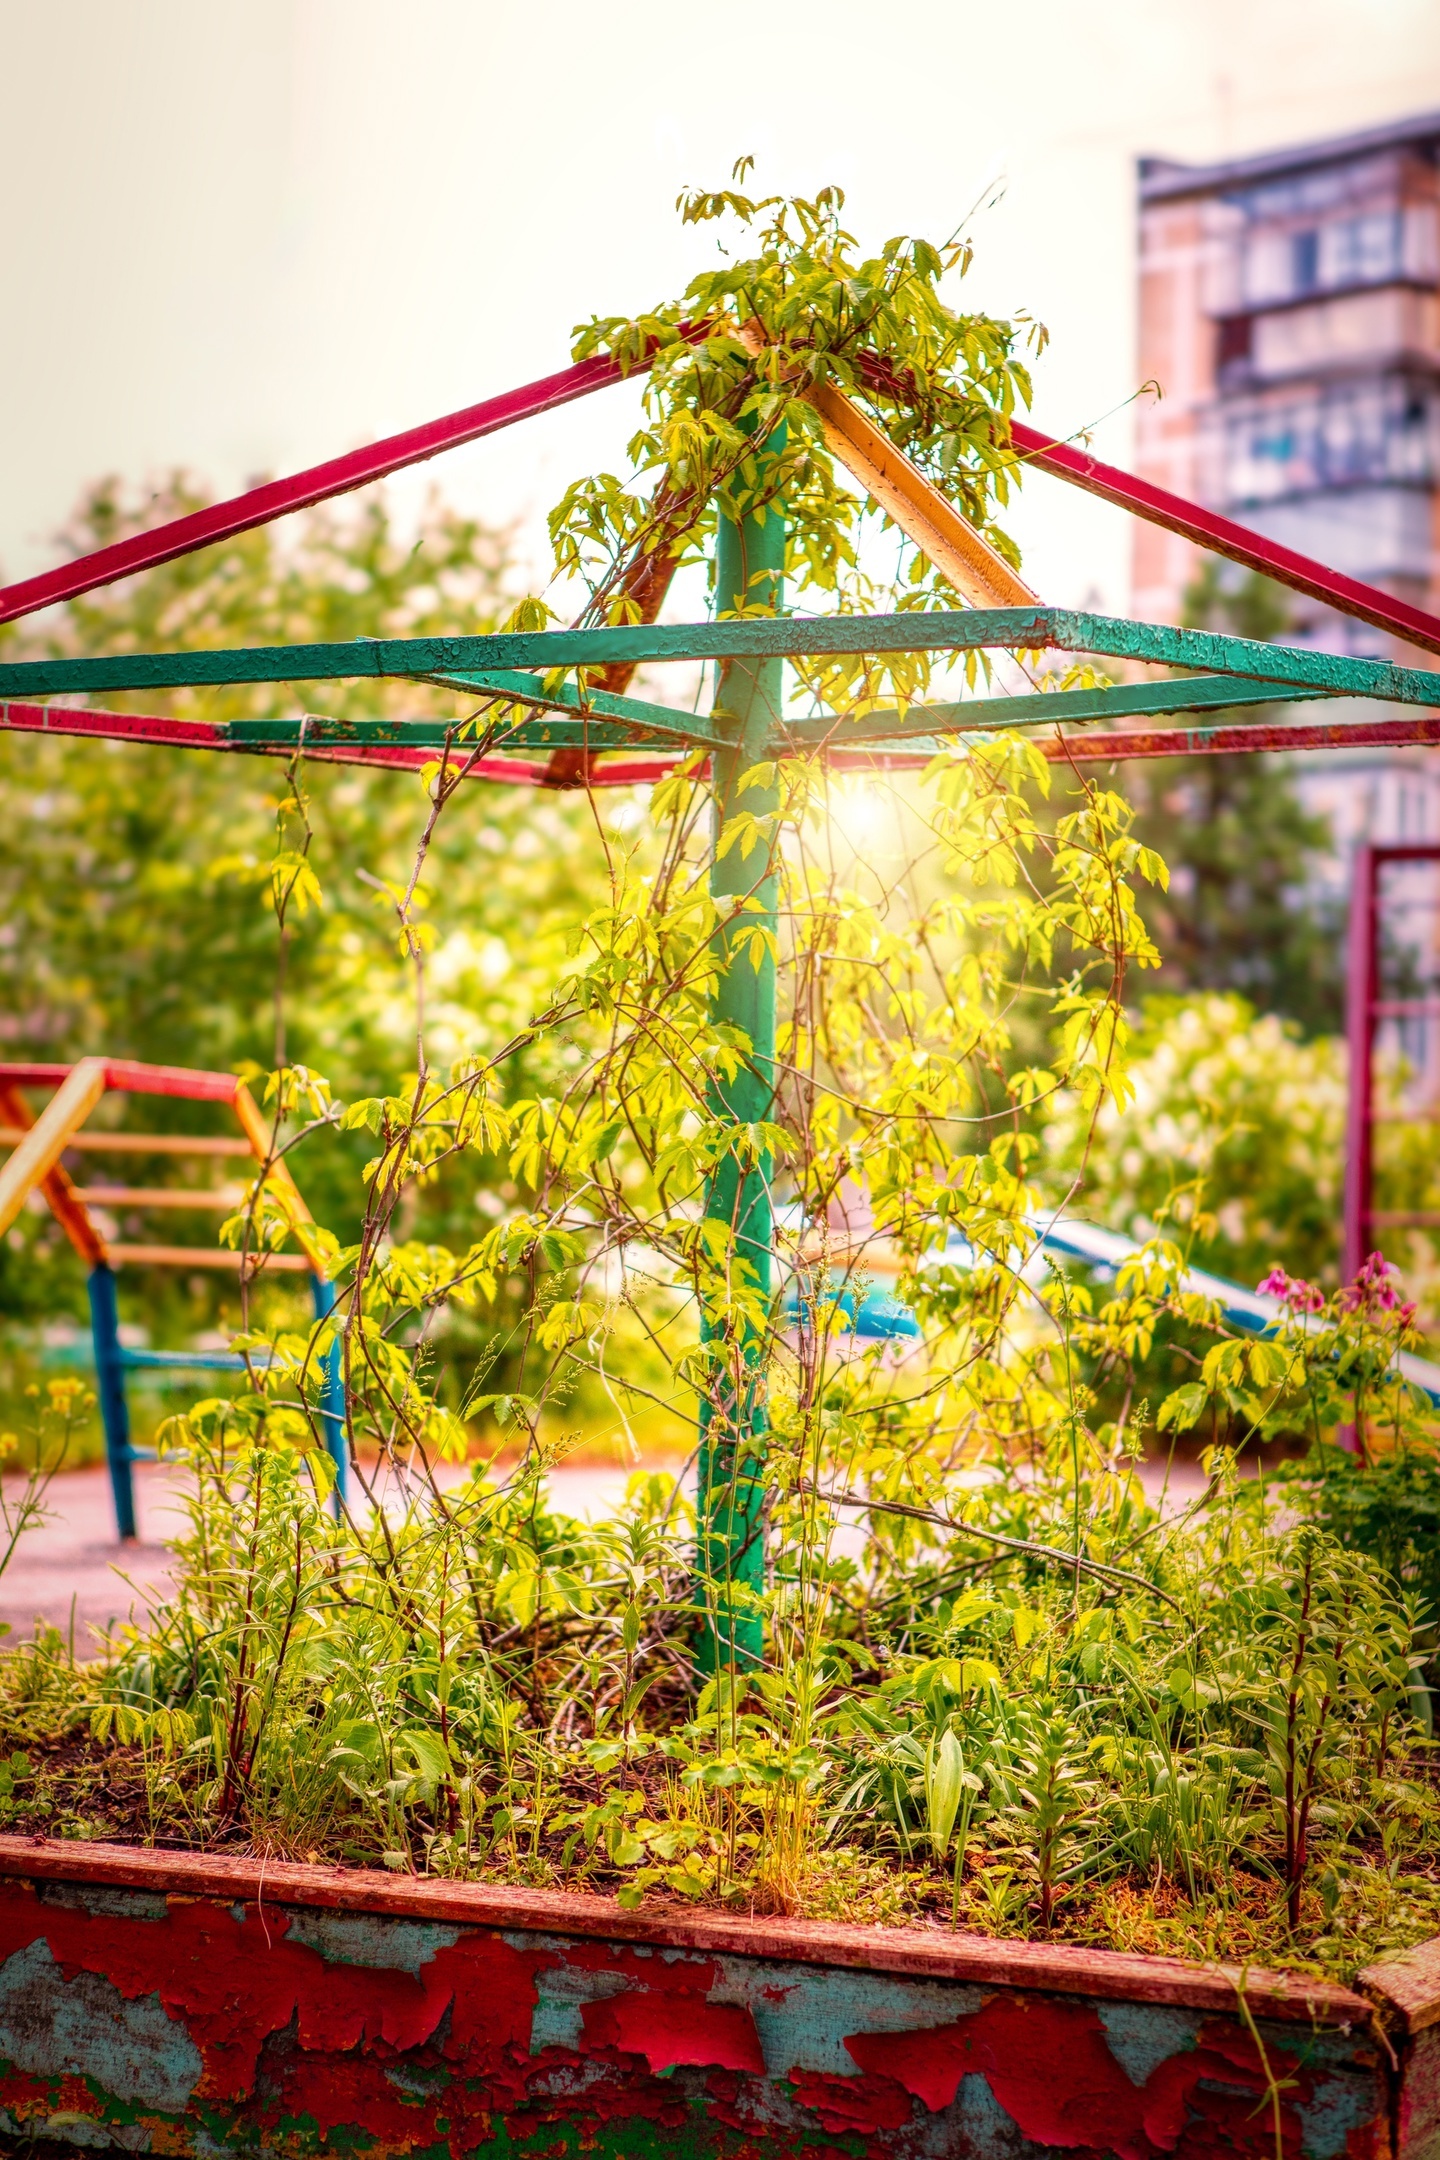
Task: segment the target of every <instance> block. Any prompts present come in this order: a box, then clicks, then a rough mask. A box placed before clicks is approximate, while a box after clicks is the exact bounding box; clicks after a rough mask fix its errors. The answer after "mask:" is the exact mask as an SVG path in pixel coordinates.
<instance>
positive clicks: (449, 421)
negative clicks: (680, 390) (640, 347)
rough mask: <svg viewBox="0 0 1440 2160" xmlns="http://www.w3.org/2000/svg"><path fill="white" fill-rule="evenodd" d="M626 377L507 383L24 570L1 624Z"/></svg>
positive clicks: (586, 375)
mask: <svg viewBox="0 0 1440 2160" xmlns="http://www.w3.org/2000/svg"><path fill="white" fill-rule="evenodd" d="M621 380H622V374H621V369H620V367H619V365H618V363H617V362H615V361H614V360H609V359H604V358H598V359H594V360H582V361H580V362H579V364H578V365H577V366H575V367H568V368H561V369H560V371H559V373H558V374H555V375H542V376H541V378H540V380H539V381H538V382H533V383H525V384H523V385H522V386H521V388H520V389H518V390H506V391H503V392H502V393H501V395H500V396H499V397H493V398H485V399H483V400H482V401H481V403H480V404H478V405H467V406H466V407H465V409H464V411H463V412H456V413H448V414H447V415H446V416H445V418H444V419H443V420H429V421H427V422H426V423H425V424H424V426H423V427H415V428H407V429H406V430H405V431H404V433H403V434H400V435H388V436H386V438H385V439H384V441H383V442H378V443H371V444H369V445H368V446H367V447H366V448H365V449H363V450H351V451H349V452H348V453H347V454H346V455H345V456H344V457H338V458H330V459H328V460H327V461H326V463H325V464H323V465H312V466H310V467H309V468H308V469H307V470H306V471H304V472H299V473H292V474H291V476H290V477H289V479H286V480H268V481H266V483H265V485H264V486H263V487H257V488H250V489H249V490H248V491H247V492H246V493H245V494H244V495H234V496H232V497H231V498H230V500H229V501H228V502H223V503H212V504H210V506H209V507H208V508H207V509H204V510H195V511H192V512H191V513H190V515H189V516H188V517H182V518H174V519H172V520H171V522H170V523H169V524H168V525H157V526H155V527H154V528H153V530H152V531H150V532H143V533H135V534H132V536H131V537H130V538H129V539H128V540H117V541H116V542H115V543H114V544H113V546H110V547H104V548H97V549H96V551H95V553H94V554H92V555H81V556H78V557H77V558H76V560H75V561H74V562H69V563H62V564H61V565H60V567H59V568H58V569H56V570H45V571H42V572H41V574H40V575H39V576H38V577H31V578H22V579H21V581H20V582H19V583H18V584H16V585H7V586H4V587H3V588H0V622H14V621H15V620H16V618H17V617H18V616H21V615H33V614H34V612H35V610H36V609H37V608H44V607H53V606H54V605H55V604H56V602H57V601H60V600H73V599H75V598H76V596H77V595H78V594H80V593H83V592H91V591H93V589H94V588H95V587H96V586H97V585H113V584H114V582H115V580H116V579H117V578H122V577H131V576H133V575H134V573H135V572H136V571H137V570H153V569H154V568H155V567H156V566H157V564H159V563H165V562H173V561H174V560H175V558H176V556H178V555H190V554H193V553H194V551H195V550H196V549H197V548H202V547H213V545H214V544H215V542H216V541H217V540H229V539H232V538H233V537H234V535H235V534H236V533H242V532H248V531H249V530H250V529H251V527H252V526H255V525H268V524H270V523H271V521H272V520H273V519H275V518H280V517H287V516H288V515H289V514H290V512H291V511H292V510H306V509H308V508H309V507H310V505H311V504H312V503H317V502H325V501H327V500H328V499H329V497H331V496H332V495H346V494H349V492H350V491H351V489H353V488H359V487H365V486H367V485H368V484H369V483H370V481H372V480H383V479H385V478H386V477H387V476H388V475H389V474H390V473H395V472H400V471H402V470H403V469H404V467H405V466H407V465H419V464H423V463H424V461H425V460H426V459H427V458H432V457H438V456H439V454H440V452H441V451H442V450H454V449H457V448H458V447H459V445H460V444H461V443H467V442H477V441H478V440H479V439H480V437H481V436H482V435H493V434H494V433H495V432H496V430H497V429H498V428H505V427H512V426H513V425H514V423H515V422H516V421H517V420H533V419H534V418H535V416H536V414H537V413H543V412H550V411H552V410H553V409H554V407H555V406H557V405H568V404H570V402H571V401H572V399H574V398H580V397H587V396H588V395H589V393H590V392H591V391H592V390H604V389H606V388H607V387H608V386H609V385H610V384H611V383H617V382H619V381H621Z"/></svg>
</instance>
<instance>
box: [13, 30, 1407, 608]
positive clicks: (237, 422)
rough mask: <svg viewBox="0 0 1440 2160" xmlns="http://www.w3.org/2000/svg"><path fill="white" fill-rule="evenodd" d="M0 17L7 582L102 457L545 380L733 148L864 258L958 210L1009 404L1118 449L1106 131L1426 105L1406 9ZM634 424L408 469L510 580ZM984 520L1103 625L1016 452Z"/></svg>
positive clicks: (655, 252)
mask: <svg viewBox="0 0 1440 2160" xmlns="http://www.w3.org/2000/svg"><path fill="white" fill-rule="evenodd" d="M0 30H3V50H4V52H5V54H6V59H7V67H6V79H7V83H8V95H7V97H6V100H5V107H6V110H5V120H4V126H3V129H0V191H3V201H4V202H5V204H6V206H7V208H6V214H5V216H4V218H3V220H0V308H3V311H4V315H5V318H6V319H5V326H4V330H5V334H4V338H3V342H0V388H3V396H0V572H3V574H4V575H6V576H9V577H15V576H20V575H23V574H26V573H28V572H30V571H33V570H36V569H39V568H42V567H44V566H45V564H47V563H49V562H51V561H54V560H56V559H57V554H58V549H57V546H56V543H55V538H54V536H55V534H56V532H57V530H58V528H59V527H60V525H61V524H62V522H63V520H64V518H65V516H66V515H67V513H68V512H69V510H70V509H71V507H72V505H73V504H74V502H75V500H76V498H77V496H78V494H79V492H80V490H81V489H82V487H83V486H84V485H85V484H86V483H87V482H88V481H90V480H92V479H94V478H96V477H98V476H99V475H101V474H106V473H118V474H121V475H124V476H125V477H127V478H128V479H130V480H132V481H135V482H141V481H143V480H144V479H145V478H146V477H147V476H153V475H156V474H159V473H162V472H165V471H168V470H169V469H171V468H173V467H186V468H188V469H189V470H190V471H191V472H192V473H195V474H197V475H200V476H202V477H203V478H204V479H205V480H206V481H207V483H209V484H210V485H211V486H212V487H214V488H215V489H217V490H219V491H221V492H222V493H230V492H233V491H235V490H237V489H238V488H240V487H242V486H244V485H246V484H247V483H248V482H250V481H251V480H253V479H254V478H255V477H257V476H259V475H262V474H273V473H281V472H287V471H292V470H295V469H297V468H298V467H301V466H303V465H308V464H312V463H315V462H317V461H318V460H320V459H322V458H326V457H330V456H334V455H336V454H337V453H339V452H340V451H342V450H345V449H348V448H350V447H352V446H353V445H355V444H357V443H360V442H364V441H368V440H371V439H373V438H374V437H376V436H380V435H386V434H390V433H393V432H395V431H396V430H398V429H400V428H403V427H408V426H412V425H414V424H416V423H417V422H419V421H422V420H426V419H430V418H432V417H434V416H436V415H438V414H441V413H445V412H449V411H452V410H454V409H456V408H458V407H460V406H463V405H468V404H471V403H473V402H474V401H475V400H477V399H479V398H482V397H484V396H487V395H489V394H491V393H493V392H495V391H499V390H502V389H505V388H508V387H510V386H511V385H513V384H516V383H519V382H524V381H527V380H529V379H531V378H533V377H535V376H538V375H542V374H546V373H548V372H550V371H551V370H552V369H554V368H557V367H560V366H563V365H564V364H565V362H566V360H567V358H568V356H569V336H570V332H571V329H572V326H573V325H575V324H576V323H577V322H580V321H582V320H583V319H584V318H586V317H587V316H589V315H590V314H592V313H602V314H622V313H629V312H632V311H634V310H637V309H639V308H642V307H645V306H647V305H653V304H655V303H657V302H659V301H661V300H664V299H668V298H670V297H672V296H674V295H675V294H677V293H678V291H679V290H680V288H681V287H682V286H683V285H684V283H685V282H686V280H687V279H688V278H689V277H690V276H691V275H692V274H693V273H694V272H695V271H696V270H698V269H700V268H703V267H705V266H706V265H707V264H708V263H709V262H711V261H712V260H713V259H714V258H713V254H712V250H713V247H714V237H713V235H714V229H713V228H701V229H699V230H696V229H693V228H691V229H686V228H682V226H681V225H680V223H679V220H678V218H677V217H676V215H675V211H674V202H675V197H676V195H677V193H678V192H679V190H680V189H681V188H682V187H684V186H687V185H691V184H704V185H720V184H723V183H724V181H725V180H726V178H727V176H728V173H729V169H730V167H731V164H732V163H733V161H734V159H735V158H736V157H738V156H740V155H741V154H751V155H753V156H754V157H755V158H756V160H757V169H756V174H755V176H754V178H755V180H756V181H758V182H759V183H760V184H761V185H763V186H764V187H765V188H766V190H767V191H768V190H770V189H779V190H784V191H787V192H813V191H814V190H815V189H816V188H818V187H819V186H821V185H823V184H825V183H826V182H839V184H840V185H841V186H843V187H844V188H845V190H846V191H847V196H848V201H847V206H846V212H847V222H848V223H849V224H850V225H851V227H852V229H853V230H854V231H855V232H856V233H857V235H858V236H859V237H860V238H861V239H862V240H865V241H879V240H880V239H883V238H884V237H886V236H887V235H889V234H891V233H896V232H901V231H911V232H920V233H924V234H926V235H928V236H931V237H937V238H938V237H943V236H944V235H946V234H948V233H949V232H951V231H952V230H953V229H954V228H955V227H956V226H957V225H958V224H960V223H961V222H962V221H966V220H967V219H968V223H969V229H970V231H971V232H972V235H973V238H974V241H975V245H976V262H975V268H974V270H973V271H972V273H971V276H970V277H969V278H968V279H967V280H966V284H965V287H964V288H963V290H964V292H965V295H966V300H967V304H969V305H973V306H983V307H986V308H989V309H991V310H992V311H995V312H999V313H1007V314H1008V313H1013V312H1015V311H1017V310H1021V309H1024V310H1027V311H1028V312H1029V313H1030V314H1032V315H1034V316H1036V317H1038V318H1039V319H1040V320H1041V321H1043V322H1045V323H1046V324H1047V326H1048V328H1049V330H1050V334H1051V344H1050V348H1049V350H1048V352H1047V353H1046V354H1045V356H1044V357H1043V359H1042V360H1041V361H1040V363H1039V366H1038V369H1037V394H1036V400H1035V407H1034V414H1035V417H1036V418H1037V419H1038V420H1039V422H1040V423H1041V424H1042V425H1043V426H1045V427H1046V428H1048V429H1050V430H1052V431H1053V432H1055V433H1057V434H1066V433H1068V432H1069V431H1070V430H1072V429H1074V428H1077V427H1079V426H1082V425H1096V426H1097V432H1096V436H1095V442H1096V446H1097V448H1098V449H1099V450H1100V451H1101V453H1102V454H1103V455H1105V456H1108V457H1110V458H1112V459H1114V460H1116V461H1117V462H1120V463H1125V462H1126V461H1127V459H1128V454H1129V450H1130V412H1129V409H1128V407H1127V400H1129V399H1130V398H1131V396H1132V394H1133V392H1134V391H1135V388H1136V370H1135V364H1134V222H1135V219H1134V198H1135V159H1136V157H1137V155H1139V154H1142V153H1147V152H1149V153H1155V154H1159V155H1162V156H1168V157H1173V158H1180V159H1184V160H1194V161H1196V162H1205V161H1208V160H1210V159H1213V158H1217V157H1223V156H1227V155H1238V154H1241V153H1244V152H1247V151H1254V150H1263V149H1268V148H1271V147H1275V146H1278V145H1281V144H1284V143H1287V142H1292V141H1299V140H1304V139H1306V138H1309V137H1312V136H1317V135H1325V134H1331V133H1340V132H1344V131H1347V130H1350V129H1355V128H1361V127H1365V126H1369V125H1371V124H1374V123H1378V122H1381V121H1385V120H1389V119H1394V118H1399V117H1401V116H1403V115H1405V114H1408V113H1415V112H1421V111H1425V110H1429V109H1433V108H1436V107H1440V6H1436V4H1435V0H1303V4H1297V0H1030V4H1029V5H1028V6H1026V7H1025V8H1023V9H1022V8H1011V7H1006V6H1003V5H996V4H995V0H988V4H980V0H906V4H905V5H903V6H899V7H890V8H887V7H882V6H876V5H874V4H873V0H872V4H871V5H869V6H862V5H861V4H859V0H825V5H823V6H821V7H818V8H816V7H806V8H801V7H798V6H788V7H787V6H786V5H784V4H783V0H781V4H778V5H777V4H776V0H770V4H769V5H766V6H758V5H754V4H753V0H739V4H734V5H732V6H730V7H729V8H716V9H711V8H700V7H693V6H684V5H680V4H675V0H672V4H670V5H668V6H662V5H660V4H659V0H611V4H610V5H608V6H603V7H597V6H595V5H593V0H587V4H585V5H580V4H578V0H529V4H528V5H519V4H515V0H404V4H403V5H401V4H397V0H389V4H385V0H203V4H202V5H197V4H196V0H44V5H43V6H41V5H36V0H0ZM977 206H978V207H977ZM972 212H973V215H972V214H971V213H972ZM637 411H638V406H637V401H636V394H635V391H634V390H633V388H628V387H626V388H620V389H616V390H610V391H606V392H604V393H601V394H600V395H599V396H597V397H595V398H590V399H586V400H584V401H582V402H581V403H579V404H577V405H574V406H571V407H569V408H568V409H567V410H566V411H564V412H562V413H558V414H552V415H549V416H547V417H545V418H544V419H543V420H541V421H538V422H537V421H531V422H529V423H527V424H526V425H525V426H524V427H523V428H520V429H512V430H510V431H508V432H506V433H504V434H501V435H498V436H494V437H491V438H490V439H489V440H488V441H486V442H484V443H482V444H477V445H474V446H472V447H470V448H468V449H466V450H462V451H459V452H454V453H451V454H450V455H448V456H447V457H445V458H444V459H442V460H439V461H437V462H436V463H435V464H433V465H432V466H430V467H428V468H425V473H426V477H427V479H433V480H434V481H435V482H436V483H437V484H438V485H439V486H440V487H442V488H443V490H444V492H445V493H446V494H447V495H448V496H449V497H450V498H451V499H452V500H454V501H455V502H457V503H458V504H460V505H461V506H462V507H464V508H466V509H467V510H471V511H475V512H478V513H479V514H481V515H482V516H484V517H485V518H486V519H487V520H488V521H489V522H491V523H493V524H496V525H501V526H513V527H514V529H515V534H516V546H517V549H518V550H519V553H520V556H521V559H522V562H524V563H525V564H527V565H528V566H529V567H530V569H531V578H530V579H528V580H526V582H532V581H533V580H534V577H535V576H536V575H537V574H538V566H539V565H540V564H541V562H542V560H543V553H544V544H543V513H544V510H545V509H546V507H547V506H548V505H549V503H550V502H551V501H552V500H553V499H554V498H555V497H556V496H557V495H558V494H559V493H560V491H561V489H562V488H563V487H564V485H565V484H566V483H567V482H568V481H569V480H570V479H571V478H573V477H575V476H576V475H577V474H579V473H581V472H584V471H590V470H596V469H611V470H614V469H623V458H624V445H625V441H626V439H627V436H628V434H629V432H630V429H631V428H632V427H633V425H634V423H635V419H636V416H637ZM411 499H412V500H413V499H414V498H413V496H412V498H411ZM1010 524H1011V529H1012V530H1013V531H1014V533H1015V534H1016V537H1017V538H1018V539H1019V540H1020V541H1021V544H1022V546H1023V548H1024V550H1025V565H1026V575H1027V578H1028V580H1029V582H1030V583H1031V584H1032V585H1033V586H1034V587H1035V589H1036V590H1038V591H1039V593H1040V594H1041V596H1042V598H1044V599H1047V600H1049V601H1051V602H1053V603H1055V604H1060V605H1064V604H1076V603H1082V602H1088V603H1089V604H1092V605H1097V606H1101V607H1103V608H1106V609H1107V610H1110V611H1113V612H1117V613H1119V612H1124V611H1125V608H1126V606H1127V604H1128V577H1129V532H1128V523H1127V520H1126V518H1125V517H1124V515H1123V513H1121V512H1118V511H1115V510H1112V509H1109V508H1107V507H1106V506H1104V505H1101V504H1096V503H1093V502H1091V501H1089V500H1088V499H1087V498H1085V497H1083V496H1080V495H1078V494H1076V493H1074V492H1073V491H1071V490H1067V489H1065V488H1064V487H1063V486H1061V485H1060V484H1059V483H1057V482H1054V481H1048V480H1046V479H1044V478H1043V476H1035V475H1032V476H1031V478H1030V480H1029V481H1028V482H1027V486H1026V490H1025V501H1024V503H1023V505H1022V506H1021V508H1020V509H1019V511H1018V512H1017V513H1015V514H1014V515H1013V516H1012V517H1011V519H1010Z"/></svg>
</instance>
